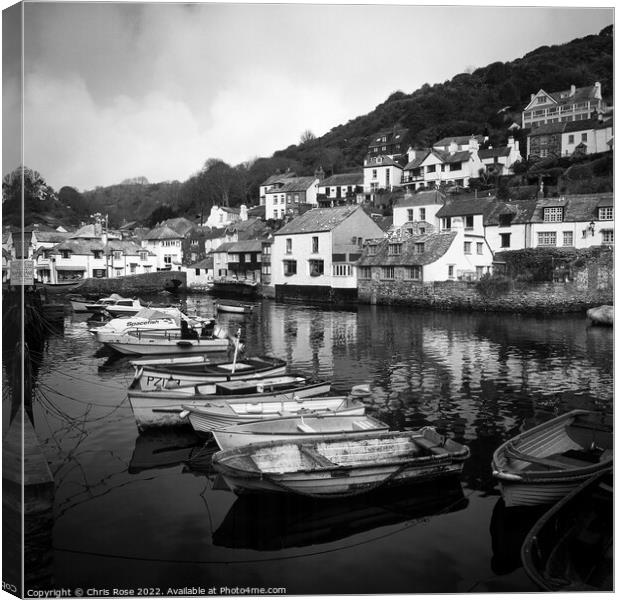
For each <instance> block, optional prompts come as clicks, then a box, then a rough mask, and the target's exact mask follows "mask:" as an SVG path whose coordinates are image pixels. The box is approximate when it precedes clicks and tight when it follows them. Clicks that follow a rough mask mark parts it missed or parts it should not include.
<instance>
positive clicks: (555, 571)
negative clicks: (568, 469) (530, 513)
mask: <svg viewBox="0 0 620 600" xmlns="http://www.w3.org/2000/svg"><path fill="white" fill-rule="evenodd" d="M613 546H614V501H613V468H611V467H610V468H608V469H606V470H605V471H603V472H602V473H598V474H597V475H594V477H592V478H590V479H588V480H586V481H585V482H584V483H582V484H581V485H580V486H579V487H577V488H576V489H575V490H573V491H572V492H571V493H570V494H569V495H568V496H565V497H564V498H563V499H562V500H560V501H559V502H558V503H557V504H555V505H554V506H553V508H551V509H550V510H549V511H548V512H546V513H545V514H544V515H543V516H542V517H541V518H540V520H539V521H538V522H537V523H536V525H534V527H533V528H532V530H531V531H530V532H529V534H528V535H527V537H526V538H525V541H524V542H523V546H522V548H521V559H522V562H523V566H524V568H525V571H526V573H527V574H528V575H529V576H530V578H531V579H532V580H533V581H534V582H535V583H536V584H537V585H538V586H539V587H540V588H541V589H543V590H548V591H551V592H562V591H563V592H585V591H588V592H611V591H613V587H614V586H613V570H614V558H613Z"/></svg>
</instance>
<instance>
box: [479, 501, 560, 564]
mask: <svg viewBox="0 0 620 600" xmlns="http://www.w3.org/2000/svg"><path fill="white" fill-rule="evenodd" d="M547 510H549V507H548V506H515V507H511V508H507V507H506V505H505V504H504V500H503V499H502V498H500V499H499V500H498V501H497V503H496V504H495V507H494V508H493V514H492V515H491V544H492V547H493V557H492V558H491V568H492V569H493V572H494V573H496V574H497V575H505V574H506V573H511V572H512V571H514V570H515V569H518V568H519V567H521V546H522V545H523V541H524V540H525V537H526V536H527V534H528V533H529V531H530V529H531V528H532V527H533V526H534V524H535V523H536V521H538V519H539V518H540V517H541V516H542V515H543V514H544V513H545V512H546V511H547Z"/></svg>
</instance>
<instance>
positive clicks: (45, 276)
mask: <svg viewBox="0 0 620 600" xmlns="http://www.w3.org/2000/svg"><path fill="white" fill-rule="evenodd" d="M69 236H70V234H69V233H63V232H59V231H39V230H34V231H33V232H32V237H31V243H32V246H33V248H34V253H33V255H32V258H33V259H34V261H35V262H34V273H35V279H37V280H39V281H42V282H50V281H51V278H52V273H51V270H52V267H53V265H52V263H51V258H50V253H49V252H48V251H49V250H51V249H52V248H53V247H54V246H56V245H57V244H60V243H62V242H64V241H65V240H66V239H68V238H69ZM46 251H47V252H46Z"/></svg>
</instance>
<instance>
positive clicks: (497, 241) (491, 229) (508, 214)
mask: <svg viewBox="0 0 620 600" xmlns="http://www.w3.org/2000/svg"><path fill="white" fill-rule="evenodd" d="M537 202H538V200H537V199H536V198H532V199H525V200H512V201H509V202H502V201H497V202H494V203H493V204H492V205H490V208H489V210H488V212H486V213H485V216H484V236H485V238H486V240H487V242H488V243H489V246H490V247H491V250H493V252H500V251H506V250H522V249H523V248H531V247H532V225H531V223H532V215H533V214H534V211H535V210H536V203H537Z"/></svg>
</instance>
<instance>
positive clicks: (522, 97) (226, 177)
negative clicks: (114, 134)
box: [3, 25, 614, 225]
mask: <svg viewBox="0 0 620 600" xmlns="http://www.w3.org/2000/svg"><path fill="white" fill-rule="evenodd" d="M613 41H614V40H613V26H611V25H610V26H609V27H606V28H605V29H603V30H602V31H601V32H600V33H599V34H598V35H589V36H586V37H584V38H579V39H575V40H573V41H571V42H569V43H566V44H562V45H557V46H543V47H540V48H537V49H536V50H534V51H532V52H530V53H528V54H526V55H525V56H524V57H522V58H520V59H517V60H514V61H511V62H506V63H502V62H495V63H492V64H490V65H487V66H486V67H482V68H479V69H476V70H474V71H473V72H471V73H461V74H459V75H456V76H455V77H453V78H452V79H450V80H448V81H445V82H443V83H435V84H432V85H431V84H428V83H427V84H424V85H423V86H422V87H421V88H419V89H417V90H415V91H414V92H412V93H410V94H406V93H404V92H402V91H396V92H394V93H392V94H390V96H389V97H388V98H387V99H386V100H385V102H383V103H382V104H380V105H378V106H377V107H376V108H375V109H374V110H373V111H371V112H369V113H368V114H366V115H362V116H359V117H356V118H354V119H351V120H350V121H349V122H348V123H345V124H340V125H337V126H335V127H334V128H333V129H331V131H329V132H328V133H326V134H325V135H323V136H321V137H315V136H313V135H312V134H311V133H310V132H305V134H304V135H303V136H302V140H301V141H300V143H299V144H294V145H291V146H289V147H288V148H286V149H283V150H279V151H276V152H275V153H274V154H273V156H271V157H262V158H258V159H256V160H254V161H251V162H248V163H243V164H240V165H236V166H230V165H227V164H226V163H224V162H223V161H221V160H218V159H214V158H206V157H205V163H204V167H203V168H202V170H201V171H200V172H198V173H196V174H195V175H193V176H191V177H190V178H189V179H188V180H187V181H184V182H178V181H175V182H162V183H155V184H149V183H147V182H146V180H145V179H143V178H133V179H131V180H128V181H125V182H123V183H122V184H118V185H114V186H107V187H99V188H97V189H95V190H90V191H87V192H84V193H82V194H80V193H79V192H77V191H76V190H74V189H73V188H70V187H66V188H62V189H61V190H60V192H59V193H58V194H57V201H56V204H55V205H54V206H55V207H56V210H57V212H58V213H62V214H63V216H64V217H66V218H65V221H68V222H69V224H74V222H79V220H80V219H85V218H86V217H88V215H89V214H93V213H95V212H101V213H103V214H108V215H109V219H110V224H112V225H120V224H121V223H122V222H124V221H139V222H142V223H144V224H147V225H148V224H150V223H151V222H152V221H153V219H154V218H158V219H161V218H166V217H167V216H177V215H182V216H187V217H189V218H196V216H197V215H202V216H204V217H205V218H206V216H208V212H209V210H210V207H211V206H212V205H213V204H227V205H229V206H239V205H240V204H242V203H246V204H256V202H257V201H258V195H259V194H258V188H259V185H260V183H261V182H262V181H264V180H265V179H267V177H269V175H271V174H272V173H274V172H276V171H277V170H280V171H284V170H286V169H291V170H292V171H294V172H296V173H297V174H298V175H311V174H312V173H314V171H315V169H316V168H317V167H319V166H322V167H323V169H324V171H325V173H326V174H327V175H331V174H332V173H337V172H346V171H352V170H359V169H361V166H362V164H363V160H364V156H365V154H366V150H367V147H368V143H369V140H370V137H371V136H372V135H373V134H374V133H376V132H377V131H380V130H382V129H387V128H391V127H393V126H394V125H396V124H398V125H399V126H401V127H405V128H407V129H408V130H409V140H408V141H409V143H410V144H411V145H413V146H414V147H425V146H430V145H431V144H432V143H433V142H435V141H437V140H438V139H440V138H442V137H445V136H452V135H455V136H456V135H470V134H472V133H486V134H487V135H489V138H490V142H491V143H492V144H493V145H498V144H504V143H505V141H506V137H507V128H508V126H509V125H510V124H511V123H512V122H513V121H514V122H517V123H520V113H521V111H522V109H523V108H524V107H525V106H526V105H527V104H528V103H529V100H530V94H532V93H536V92H537V91H538V90H539V89H541V88H543V89H544V90H546V91H548V92H555V91H560V90H566V89H569V88H570V86H571V85H575V86H577V87H583V86H590V85H593V84H594V82H596V81H599V82H600V83H601V86H602V91H603V95H604V96H605V99H606V100H607V102H608V104H613ZM437 51H438V52H443V51H445V50H444V49H441V48H439V49H438V50H437ZM405 62H406V61H405ZM406 68H407V67H406V65H404V66H403V69H406ZM413 68H414V67H413ZM307 134H308V135H307ZM521 136H523V133H521ZM520 141H521V143H522V146H521V147H522V148H523V149H524V148H525V144H524V139H523V137H521V139H520ZM32 166H33V167H36V165H32ZM5 179H6V177H5ZM3 192H5V187H4V186H3ZM6 201H7V198H6V194H4V193H3V213H4V212H5V209H6V208H7V207H8V205H6ZM28 202H29V199H28V198H27V204H28ZM33 202H35V201H34V200H33ZM36 208H40V206H39V207H36ZM33 212H35V213H40V212H41V211H40V210H36V209H35V207H33ZM5 222H6V219H5Z"/></svg>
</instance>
